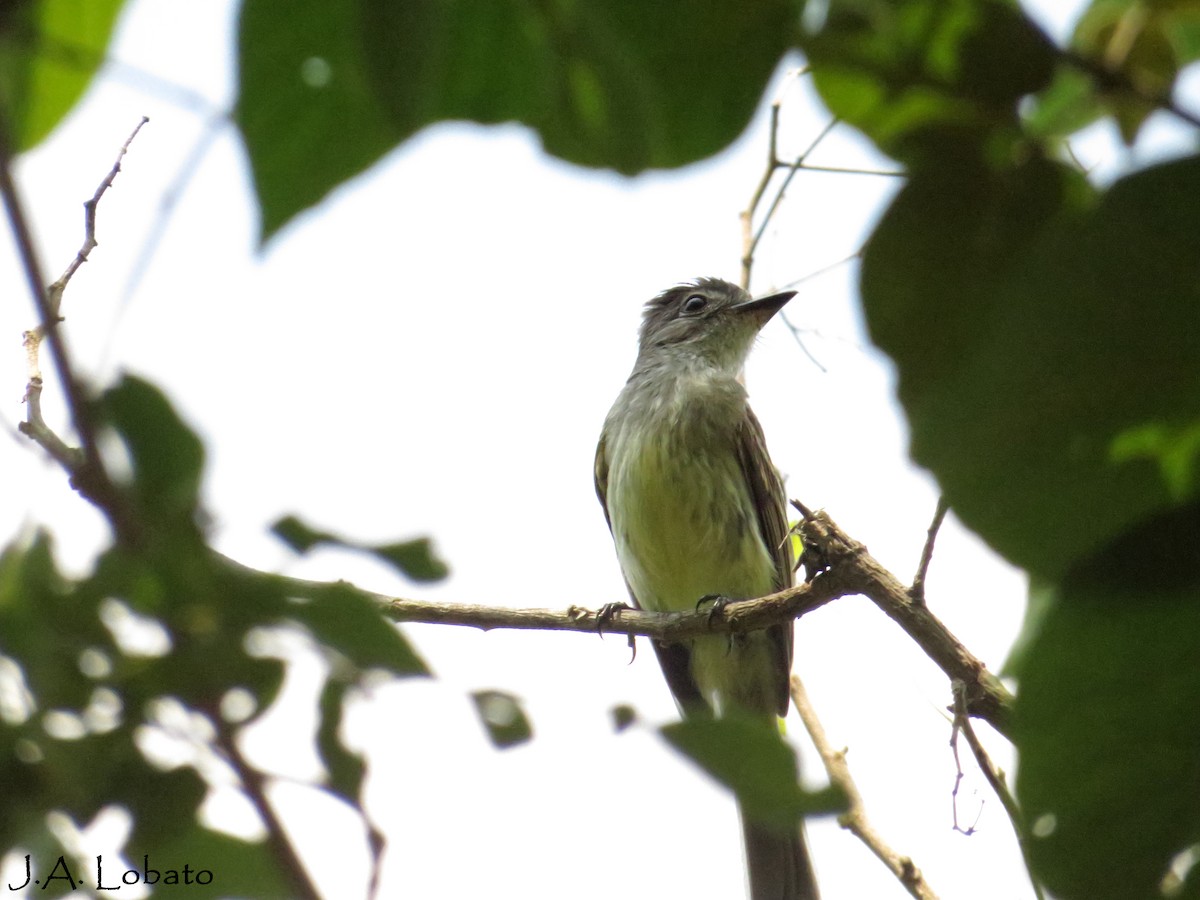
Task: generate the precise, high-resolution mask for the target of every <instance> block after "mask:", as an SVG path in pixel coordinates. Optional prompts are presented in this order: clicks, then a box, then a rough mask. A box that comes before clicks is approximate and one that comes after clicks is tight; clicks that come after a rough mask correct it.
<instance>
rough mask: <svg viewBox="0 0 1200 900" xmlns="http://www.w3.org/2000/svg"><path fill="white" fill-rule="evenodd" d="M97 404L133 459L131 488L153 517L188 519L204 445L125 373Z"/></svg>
mask: <svg viewBox="0 0 1200 900" xmlns="http://www.w3.org/2000/svg"><path fill="white" fill-rule="evenodd" d="M102 409H103V411H104V415H105V418H106V420H107V421H108V422H109V423H110V424H112V426H113V427H114V428H115V429H116V430H117V432H118V434H120V436H121V439H122V440H123V441H124V442H125V446H126V448H127V449H128V450H129V455H130V457H131V458H132V461H133V485H132V487H133V490H134V492H135V494H136V495H137V496H138V497H139V499H141V501H142V502H143V503H144V504H145V506H146V509H147V511H149V512H151V513H153V514H154V515H156V516H165V517H166V518H167V519H168V520H174V519H176V518H178V517H180V516H186V517H188V518H189V519H190V517H191V516H192V514H193V513H194V511H195V509H196V504H197V501H198V493H199V490H200V471H201V469H202V468H203V466H204V446H203V445H202V444H201V443H200V439H199V438H198V437H196V435H195V434H194V433H193V432H192V431H191V429H189V428H188V427H187V425H185V424H184V422H183V420H182V419H180V418H179V415H178V414H177V413H176V412H175V410H174V409H173V408H172V407H171V403H170V401H168V400H167V398H166V397H165V396H163V394H162V392H161V391H159V390H158V388H156V387H155V386H154V385H152V384H150V383H149V382H147V381H143V380H142V379H140V378H138V377H136V376H133V375H126V376H124V377H123V378H122V379H121V380H120V381H119V382H118V383H117V385H116V386H115V387H113V388H110V389H109V390H108V391H106V392H105V394H104V398H103V401H102Z"/></svg>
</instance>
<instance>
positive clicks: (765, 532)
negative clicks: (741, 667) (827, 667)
mask: <svg viewBox="0 0 1200 900" xmlns="http://www.w3.org/2000/svg"><path fill="white" fill-rule="evenodd" d="M737 454H738V462H739V463H740V464H741V468H742V475H743V476H744V477H745V479H746V486H747V487H748V488H749V490H750V500H751V502H752V503H753V504H754V509H755V510H756V511H757V513H758V529H759V532H760V533H761V534H762V539H763V541H764V542H765V543H766V545H767V548H768V549H769V550H770V552H771V557H772V559H773V560H774V562H775V590H777V591H781V590H783V589H784V588H787V587H791V586H792V579H793V572H794V568H795V560H794V557H793V554H792V541H791V538H790V537H789V536H788V523H787V505H786V504H787V500H786V495H785V494H784V490H783V480H782V479H781V478H780V477H779V472H777V471H776V469H775V466H774V465H772V463H771V457H770V456H769V455H768V454H767V442H766V438H764V437H763V430H762V425H760V424H759V422H758V418H757V417H756V416H755V415H754V411H753V410H752V409H750V407H749V406H747V407H746V415H745V417H744V418H743V419H742V422H741V423H740V425H739V426H738V432H737ZM792 630H793V629H792V623H791V622H781V623H780V624H778V625H772V626H771V627H770V628H768V629H767V635H768V637H769V638H770V640H771V647H772V652H773V657H774V662H775V668H776V681H775V686H776V709H777V711H778V712H779V715H781V716H785V715H787V709H788V696H789V688H788V681H789V679H790V678H791V674H792V641H793V635H792Z"/></svg>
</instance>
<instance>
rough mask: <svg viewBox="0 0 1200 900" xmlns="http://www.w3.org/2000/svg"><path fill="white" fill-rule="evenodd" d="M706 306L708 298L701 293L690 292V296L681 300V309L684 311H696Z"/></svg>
mask: <svg viewBox="0 0 1200 900" xmlns="http://www.w3.org/2000/svg"><path fill="white" fill-rule="evenodd" d="M706 306H708V298H707V297H705V296H704V295H703V294H692V296H690V297H688V298H687V299H686V300H684V301H683V311H684V312H685V313H698V312H700V310H702V309H704V307H706Z"/></svg>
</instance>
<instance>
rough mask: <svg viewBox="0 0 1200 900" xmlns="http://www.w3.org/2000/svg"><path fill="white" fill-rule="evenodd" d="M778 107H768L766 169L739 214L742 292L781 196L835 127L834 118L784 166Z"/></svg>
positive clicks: (748, 281) (773, 104)
mask: <svg viewBox="0 0 1200 900" xmlns="http://www.w3.org/2000/svg"><path fill="white" fill-rule="evenodd" d="M779 105H780V104H779V101H778V100H776V101H775V102H774V103H772V104H771V125H770V132H769V134H768V138H767V146H768V148H769V149H768V153H767V166H766V168H765V169H764V170H763V173H762V177H761V178H759V181H758V184H757V185H756V186H755V188H754V193H753V194H752V195H751V196H750V203H749V204H747V206H746V208H745V209H744V210H742V212H741V214H740V218H741V220H742V288H743V289H745V290H749V289H750V272H751V270H752V269H753V268H754V253H755V251H756V250H757V249H758V245H759V243H760V242H761V241H762V236H763V234H764V233H765V232H766V230H767V226H768V225H769V224H770V222H771V219H772V217H774V215H775V211H776V210H777V209H778V208H779V204H780V203H781V202H782V201H783V196H784V193H785V192H786V191H787V188H788V185H789V184H791V181H792V178H794V177H795V175H796V172H798V171H799V170H800V169H801V168H803V167H804V161H805V160H806V159H807V158H808V157H809V156H810V155H811V154H812V152H813V151H814V150H816V149H817V147H818V146H819V145H820V143H821V142H822V141H823V140H825V138H826V137H827V136H828V135H829V132H830V131H832V130H833V127H834V126H835V125H836V124H837V123H838V120H837V119H836V118H834V119H832V120H830V122H829V123H828V124H827V125H826V126H825V127H824V128H822V129H821V131H820V133H819V134H818V135H817V136H816V137H815V138H813V140H812V141H811V142H810V143H809V145H808V146H807V147H806V148H805V149H804V151H803V152H802V153H801V154H800V155H799V156H797V157H796V159H795V160H793V161H792V162H791V163H785V162H783V161H782V160H781V159H780V158H779V154H778V150H777V145H778V139H779ZM783 168H786V169H787V170H788V174H787V177H786V178H785V179H784V180H783V184H782V185H780V187H779V190H778V191H776V192H775V198H774V199H773V200H772V201H771V206H770V208H769V209H768V210H767V213H766V215H764V216H763V219H762V221H761V222H760V223H759V226H758V229H757V230H755V228H754V216H755V213H757V212H758V206H759V204H760V203H761V202H762V199H763V197H764V196H765V194H766V192H767V188H768V187H769V186H770V184H771V178H772V177H773V176H774V174H775V172H776V170H778V169H783Z"/></svg>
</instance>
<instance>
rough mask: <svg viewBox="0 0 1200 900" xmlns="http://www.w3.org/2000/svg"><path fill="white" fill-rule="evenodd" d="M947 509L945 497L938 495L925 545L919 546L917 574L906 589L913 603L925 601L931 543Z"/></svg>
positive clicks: (931, 554)
mask: <svg viewBox="0 0 1200 900" xmlns="http://www.w3.org/2000/svg"><path fill="white" fill-rule="evenodd" d="M949 509H950V507H949V505H948V504H947V503H946V498H945V497H938V502H937V509H936V510H934V513H933V521H932V522H930V523H929V530H928V531H927V532H926V538H925V546H924V547H922V548H921V561H920V562H919V563H917V574H916V575H914V576H913V582H912V586H911V587H910V588H909V589H908V596H910V597H912V599H913V602H914V603H921V604H924V603H925V576H926V575H927V574H929V563H930V562H931V561H932V560H933V544H934V541H936V540H937V536H938V531H940V530H941V527H942V522H943V521H944V520H945V518H946V512H947V511H948V510H949Z"/></svg>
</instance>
